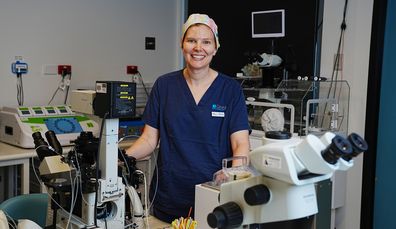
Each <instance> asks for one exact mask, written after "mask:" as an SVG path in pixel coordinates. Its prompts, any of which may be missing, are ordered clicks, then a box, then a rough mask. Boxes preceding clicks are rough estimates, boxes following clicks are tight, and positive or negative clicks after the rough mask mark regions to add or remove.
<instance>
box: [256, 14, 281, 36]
mask: <svg viewBox="0 0 396 229" xmlns="http://www.w3.org/2000/svg"><path fill="white" fill-rule="evenodd" d="M284 36H285V10H267V11H258V12H252V37H253V38H257V37H284Z"/></svg>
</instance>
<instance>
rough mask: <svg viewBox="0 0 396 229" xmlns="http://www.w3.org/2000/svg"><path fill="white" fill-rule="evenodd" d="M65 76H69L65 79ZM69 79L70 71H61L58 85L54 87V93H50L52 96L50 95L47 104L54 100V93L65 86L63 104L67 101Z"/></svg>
mask: <svg viewBox="0 0 396 229" xmlns="http://www.w3.org/2000/svg"><path fill="white" fill-rule="evenodd" d="M67 76H69V79H67ZM70 81H71V73H70V74H64V73H63V72H62V78H61V80H60V81H59V83H58V87H57V88H56V90H55V92H54V94H52V97H51V99H50V101H49V102H48V105H50V104H51V102H52V101H53V100H54V98H55V96H56V94H58V92H59V90H62V91H63V90H65V88H66V91H65V99H64V104H66V103H67V97H68V95H69V90H70Z"/></svg>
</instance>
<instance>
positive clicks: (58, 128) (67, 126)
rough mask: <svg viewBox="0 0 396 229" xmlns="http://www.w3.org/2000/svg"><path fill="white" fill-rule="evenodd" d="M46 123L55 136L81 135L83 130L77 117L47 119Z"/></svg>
mask: <svg viewBox="0 0 396 229" xmlns="http://www.w3.org/2000/svg"><path fill="white" fill-rule="evenodd" d="M44 123H45V125H46V126H47V128H48V130H52V131H54V132H55V134H70V133H81V132H82V131H83V130H82V128H81V125H80V123H79V122H78V121H77V119H76V118H75V117H70V118H47V119H44Z"/></svg>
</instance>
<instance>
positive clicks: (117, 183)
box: [33, 81, 144, 229]
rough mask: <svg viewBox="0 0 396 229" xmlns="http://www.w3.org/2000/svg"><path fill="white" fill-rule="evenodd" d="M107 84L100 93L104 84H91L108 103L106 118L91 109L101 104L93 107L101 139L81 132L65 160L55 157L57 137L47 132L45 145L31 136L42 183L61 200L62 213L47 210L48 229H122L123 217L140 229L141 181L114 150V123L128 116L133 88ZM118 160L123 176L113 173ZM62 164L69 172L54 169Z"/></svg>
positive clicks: (132, 166)
mask: <svg viewBox="0 0 396 229" xmlns="http://www.w3.org/2000/svg"><path fill="white" fill-rule="evenodd" d="M98 84H100V85H98ZM110 84H111V87H112V89H111V90H107V89H106V88H103V87H106V86H107V85H109V83H108V82H97V85H96V89H97V91H96V94H97V95H98V93H105V94H106V95H103V96H104V97H106V98H107V97H110V98H111V101H109V102H108V103H106V104H107V105H106V106H108V109H109V110H107V112H106V113H103V111H104V110H105V109H103V108H100V109H98V110H96V109H95V108H98V106H100V104H96V106H95V107H94V112H95V114H96V115H99V116H101V117H102V118H103V124H102V131H101V136H100V138H97V137H95V136H94V135H93V134H92V132H84V131H83V132H81V133H80V134H79V136H78V137H77V138H76V139H75V140H74V141H73V143H74V145H75V146H74V148H73V149H72V150H71V151H70V152H68V154H67V155H66V156H64V155H61V154H60V153H59V152H58V151H60V149H59V148H61V147H59V146H57V145H58V144H56V141H55V140H54V139H56V135H51V134H47V133H46V138H47V140H48V143H47V142H45V141H44V140H43V139H42V137H41V135H40V133H39V132H36V133H34V134H33V138H34V140H35V141H34V143H35V148H36V152H37V154H38V156H39V158H40V160H41V163H40V175H41V178H42V179H43V180H44V182H45V185H46V186H47V187H49V189H50V191H49V192H50V193H51V195H52V196H53V197H54V199H58V200H60V203H61V204H62V208H63V209H60V208H58V207H56V206H55V205H52V207H53V210H54V214H52V215H53V216H54V218H53V225H55V224H57V225H60V226H61V227H67V226H68V225H71V226H72V228H87V227H93V226H97V227H100V228H114V229H121V228H124V227H125V226H124V223H125V220H126V219H125V216H126V213H127V212H128V213H130V216H131V218H132V220H133V225H134V228H142V227H143V224H144V223H143V216H144V212H143V207H142V204H141V201H140V199H139V196H138V194H137V192H136V190H135V187H136V182H138V181H140V180H141V179H140V178H136V176H137V174H136V173H135V171H136V170H137V168H136V167H135V165H136V161H135V159H134V158H130V157H128V156H127V155H126V154H125V152H123V151H121V150H120V149H119V147H118V140H119V139H118V128H119V118H124V117H126V116H128V115H129V114H130V113H129V112H130V111H131V110H133V108H134V106H133V103H132V102H131V101H130V100H131V99H134V98H135V95H134V91H133V88H131V87H134V84H132V85H131V84H130V83H124V82H114V81H111V83H110ZM98 90H99V91H98ZM108 93H111V95H109V94H108ZM114 104H116V105H117V104H118V105H119V104H123V106H115V105H114ZM49 136H52V137H49ZM50 147H51V148H50ZM57 149H58V150H57ZM47 158H48V159H49V160H47ZM118 160H120V161H123V162H125V163H124V165H123V167H122V168H121V170H120V171H125V170H126V171H128V173H127V174H126V175H125V174H123V176H122V177H119V174H118V171H119V170H118V166H119V162H118ZM65 163H67V166H66V167H69V168H70V170H69V171H67V170H62V169H59V165H62V166H63V165H64V164H65ZM49 165H55V166H53V167H52V168H55V169H53V170H51V172H48V173H46V172H45V171H44V172H43V173H42V170H41V168H49V167H51V166H49ZM74 177H75V178H74ZM75 180H77V183H75V182H76V181H75ZM126 195H128V197H129V199H128V200H130V203H131V204H130V206H131V210H130V211H129V210H127V209H126V205H125V201H126V200H127V198H126Z"/></svg>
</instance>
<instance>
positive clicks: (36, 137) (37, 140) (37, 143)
mask: <svg viewBox="0 0 396 229" xmlns="http://www.w3.org/2000/svg"><path fill="white" fill-rule="evenodd" d="M32 137H33V141H34V148H36V152H37V156H38V157H39V159H40V161H42V160H43V159H44V158H45V157H48V156H54V155H57V154H56V152H54V151H53V150H51V149H50V148H49V147H48V143H47V142H46V141H45V140H44V138H43V137H42V136H41V133H40V132H39V131H37V132H34V133H33V134H32Z"/></svg>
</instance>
